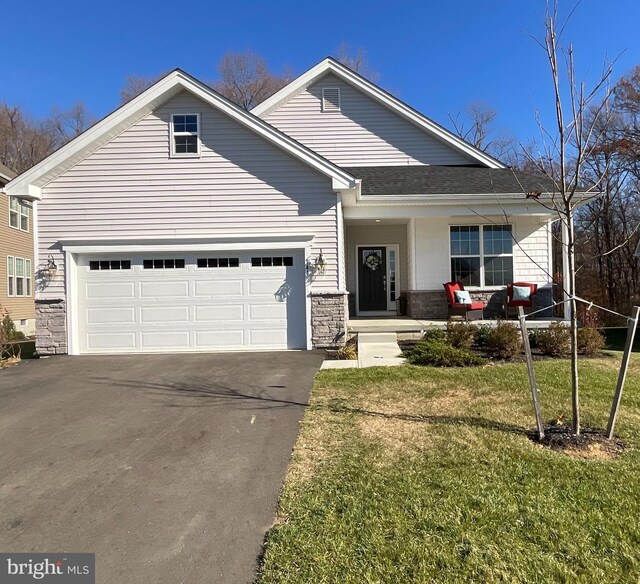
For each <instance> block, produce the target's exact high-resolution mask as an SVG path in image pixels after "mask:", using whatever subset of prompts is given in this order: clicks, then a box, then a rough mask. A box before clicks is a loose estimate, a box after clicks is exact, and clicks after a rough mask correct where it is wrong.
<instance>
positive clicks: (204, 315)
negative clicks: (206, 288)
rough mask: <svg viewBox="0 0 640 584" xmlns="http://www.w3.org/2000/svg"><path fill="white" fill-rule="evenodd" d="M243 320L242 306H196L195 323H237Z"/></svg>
mask: <svg viewBox="0 0 640 584" xmlns="http://www.w3.org/2000/svg"><path fill="white" fill-rule="evenodd" d="M237 320H244V305H242V304H222V305H217V306H196V307H195V321H196V322H197V323H198V322H211V321H237Z"/></svg>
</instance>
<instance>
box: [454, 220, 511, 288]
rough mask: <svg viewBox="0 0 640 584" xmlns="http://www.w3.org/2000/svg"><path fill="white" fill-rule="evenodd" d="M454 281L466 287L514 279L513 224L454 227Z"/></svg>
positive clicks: (496, 283) (499, 284)
mask: <svg viewBox="0 0 640 584" xmlns="http://www.w3.org/2000/svg"><path fill="white" fill-rule="evenodd" d="M449 234H450V235H449V237H450V244H451V280H452V281H453V282H462V283H463V284H464V285H465V286H478V287H483V286H506V285H507V284H509V283H511V282H513V237H512V230H511V225H461V226H452V227H451V228H450V232H449Z"/></svg>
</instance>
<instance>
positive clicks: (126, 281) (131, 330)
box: [74, 250, 307, 353]
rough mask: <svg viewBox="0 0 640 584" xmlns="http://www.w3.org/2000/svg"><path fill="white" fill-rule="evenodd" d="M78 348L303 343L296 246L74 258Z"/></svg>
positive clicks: (300, 259) (300, 261) (301, 271)
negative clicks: (290, 247)
mask: <svg viewBox="0 0 640 584" xmlns="http://www.w3.org/2000/svg"><path fill="white" fill-rule="evenodd" d="M76 263H77V302H76V303H75V308H74V310H75V316H76V319H77V325H76V330H77V335H78V350H79V352H80V353H122V352H129V351H134V352H149V353H154V352H171V351H211V350H238V349H302V348H306V346H307V341H306V310H305V265H304V254H303V252H302V251H291V250H280V251H278V250H274V251H268V252H266V251H256V252H242V253H238V252H228V253H226V252H225V253H220V252H202V253H191V252H190V253H188V254H180V253H171V254H166V253H162V254H147V255H137V256H136V255H126V254H111V255H107V254H98V255H90V254H86V255H81V256H78V258H77V262H76Z"/></svg>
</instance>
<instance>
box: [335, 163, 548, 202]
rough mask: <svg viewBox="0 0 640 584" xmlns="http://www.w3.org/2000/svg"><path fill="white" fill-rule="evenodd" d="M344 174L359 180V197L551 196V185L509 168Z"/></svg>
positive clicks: (379, 169) (380, 169) (381, 169)
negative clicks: (360, 182)
mask: <svg viewBox="0 0 640 584" xmlns="http://www.w3.org/2000/svg"><path fill="white" fill-rule="evenodd" d="M345 170H346V171H347V172H349V174H352V175H353V176H355V177H356V178H359V179H361V180H362V185H361V189H362V191H361V194H362V195H365V196H368V195H372V196H376V195H488V194H494V193H495V194H501V195H507V194H511V195H520V196H522V195H524V194H525V193H532V192H537V193H553V192H554V190H555V189H554V186H553V181H551V180H549V179H545V178H540V177H537V176H533V175H530V174H525V173H524V172H520V171H519V170H514V169H511V168H483V167H478V166H364V167H363V166H359V167H346V168H345Z"/></svg>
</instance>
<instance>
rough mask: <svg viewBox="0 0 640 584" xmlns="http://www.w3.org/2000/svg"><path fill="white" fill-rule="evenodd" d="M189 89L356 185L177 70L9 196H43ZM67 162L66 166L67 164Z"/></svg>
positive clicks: (342, 185)
mask: <svg viewBox="0 0 640 584" xmlns="http://www.w3.org/2000/svg"><path fill="white" fill-rule="evenodd" d="M182 90H187V91H190V92H191V93H193V94H194V95H196V96H197V97H199V98H200V99H202V100H203V101H204V102H205V103H208V104H209V105H211V106H213V107H215V108H216V109H218V110H220V111H222V112H223V113H225V114H226V115H228V116H229V117H231V118H232V119H234V120H236V121H237V122H239V123H240V124H242V125H243V126H245V127H247V128H249V129H250V130H252V131H253V132H255V133H256V134H258V135H260V136H262V137H263V138H265V139H267V140H268V141H269V142H271V143H272V144H274V145H276V146H278V147H279V148H281V149H283V150H285V151H286V152H288V153H289V154H291V155H293V156H294V157H296V158H298V159H299V160H301V161H302V162H304V163H306V164H307V165H309V166H311V167H312V168H315V169H316V170H318V171H319V172H320V173H322V174H324V175H326V176H328V177H329V178H331V180H332V186H333V189H334V190H339V189H351V188H354V187H355V179H354V177H352V176H351V175H350V174H349V173H347V172H345V171H344V170H342V169H341V168H339V167H338V166H336V165H335V164H333V163H332V162H330V161H329V160H327V159H326V158H324V157H322V156H320V155H319V154H316V153H315V152H313V151H312V150H310V149H309V148H307V147H306V146H303V145H302V144H300V143H299V142H296V141H295V140H294V139H293V138H290V137H289V136H287V135H286V134H284V133H282V132H280V131H279V130H277V129H276V128H274V127H273V126H271V125H269V124H268V123H267V122H265V121H263V120H261V119H260V118H258V117H256V116H254V115H253V114H251V113H249V112H247V111H245V110H243V109H242V108H240V107H238V106H236V105H235V104H232V103H231V102H230V101H228V100H227V99H225V98H223V97H222V96H220V95H219V94H217V93H215V92H214V91H212V90H211V89H209V88H208V87H207V86H206V85H204V84H202V83H200V82H199V81H197V80H196V79H194V78H193V77H190V76H189V75H187V74H186V73H184V72H182V71H180V70H176V71H172V72H171V73H169V74H168V75H167V76H166V77H164V78H163V79H161V80H160V81H158V82H157V83H156V84H154V85H152V86H151V87H150V88H149V89H147V90H146V91H144V92H143V93H141V94H140V95H139V96H137V97H136V98H134V99H132V100H131V101H130V102H128V103H126V104H125V105H123V106H121V107H120V108H118V109H117V110H116V111H115V112H113V113H112V114H110V115H108V116H107V117H106V118H104V119H103V120H101V121H100V122H98V123H97V124H95V125H94V126H92V127H91V128H89V129H88V130H87V131H86V132H84V133H83V134H80V136H78V137H77V138H75V139H73V140H72V141H71V142H69V143H68V144H66V145H65V146H63V147H62V148H60V149H59V150H57V151H56V152H54V153H53V154H51V155H50V156H48V157H47V158H45V159H44V160H43V161H41V162H39V163H38V164H36V165H35V166H34V167H33V168H31V169H29V170H27V171H26V172H24V173H22V174H21V175H20V176H18V177H16V178H15V179H13V180H12V181H10V182H9V183H7V185H6V187H5V189H6V191H7V194H9V195H12V196H20V197H31V198H34V199H40V198H42V192H41V188H42V187H43V186H44V185H46V184H47V183H48V182H50V181H51V180H53V178H55V176H58V175H59V174H61V173H62V172H64V171H65V170H67V169H68V168H70V167H72V166H73V165H74V164H77V163H78V162H79V161H80V160H82V159H83V158H85V157H86V156H88V155H89V154H90V153H91V152H93V151H94V150H95V149H96V148H98V147H99V146H101V145H102V144H104V143H106V142H108V141H109V140H111V139H113V138H115V137H116V136H117V135H119V134H120V133H122V132H123V131H124V130H126V129H127V128H129V127H130V126H131V125H132V124H134V123H135V122H136V121H138V120H139V119H142V118H143V117H144V116H145V115H147V114H149V113H151V112H152V111H153V110H154V109H156V108H157V107H158V106H159V105H161V104H162V103H164V102H166V101H167V100H169V99H171V97H173V96H175V95H177V94H178V93H179V92H180V91H182ZM65 163H66V164H65Z"/></svg>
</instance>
